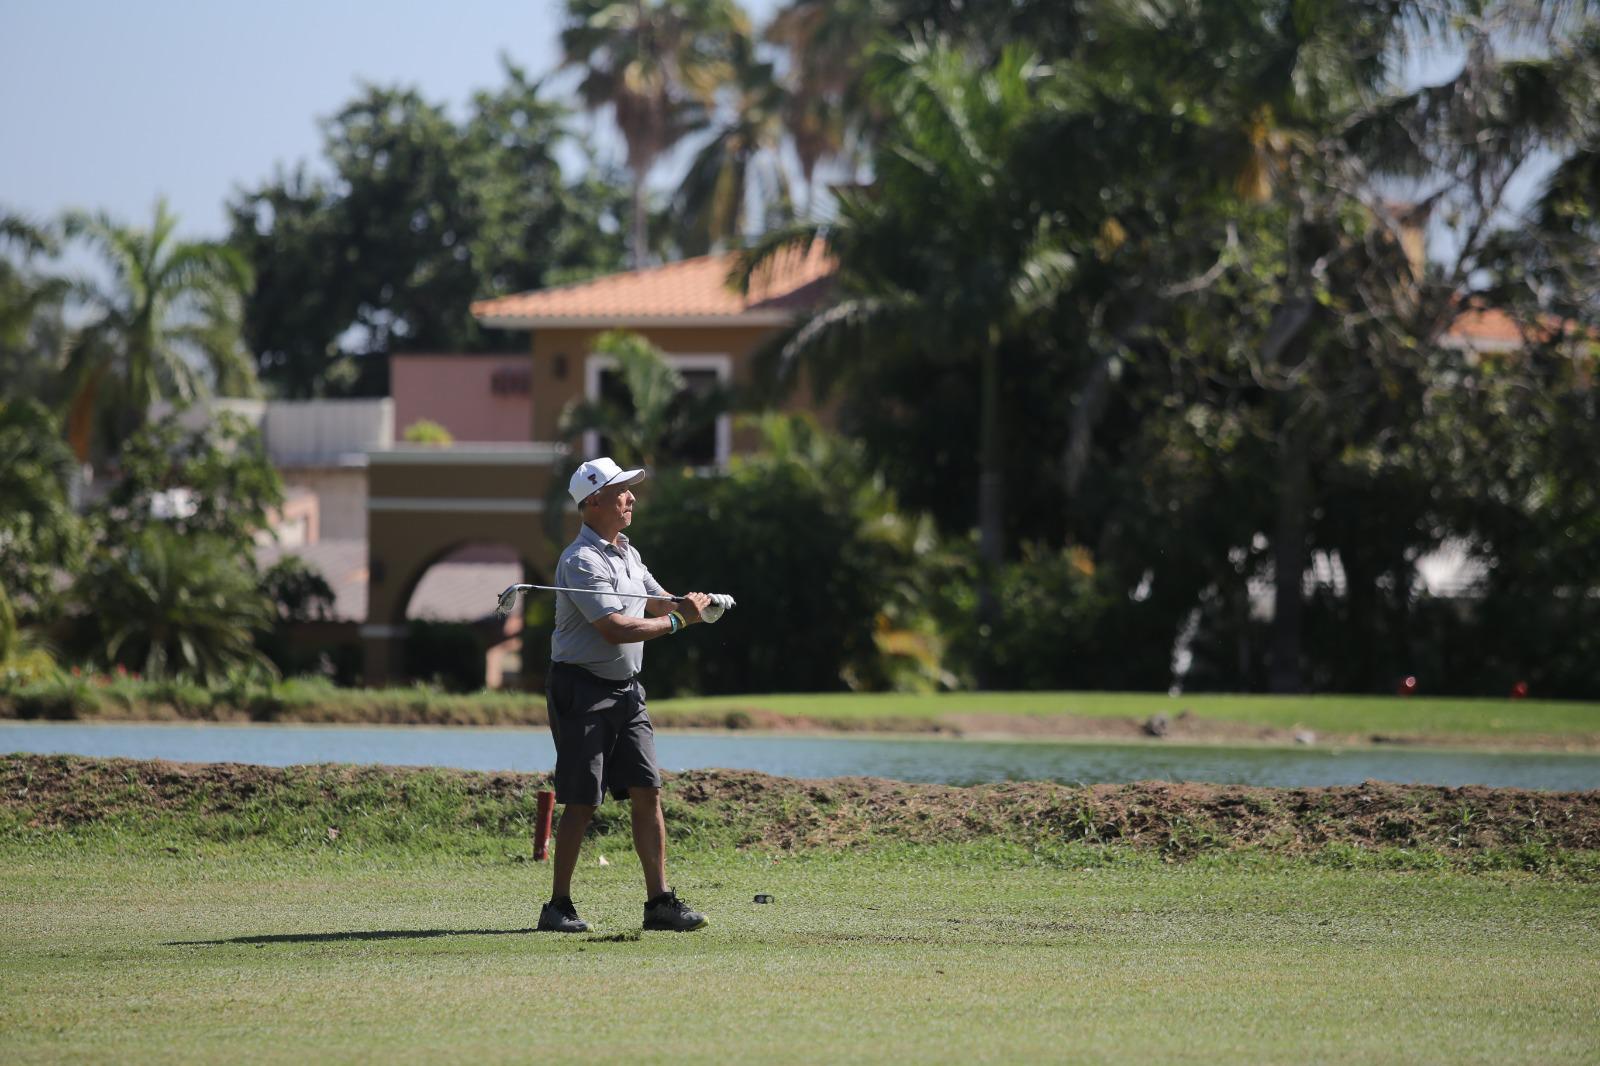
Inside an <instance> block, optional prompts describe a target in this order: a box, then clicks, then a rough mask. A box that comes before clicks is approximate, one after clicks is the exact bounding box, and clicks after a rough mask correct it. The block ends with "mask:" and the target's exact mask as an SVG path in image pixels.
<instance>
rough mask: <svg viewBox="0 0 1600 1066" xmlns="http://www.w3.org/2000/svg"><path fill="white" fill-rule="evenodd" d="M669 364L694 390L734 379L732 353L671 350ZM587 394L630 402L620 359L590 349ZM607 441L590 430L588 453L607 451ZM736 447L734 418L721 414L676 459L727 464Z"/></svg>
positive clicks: (585, 372) (585, 443)
mask: <svg viewBox="0 0 1600 1066" xmlns="http://www.w3.org/2000/svg"><path fill="white" fill-rule="evenodd" d="M666 360H667V365H668V366H670V367H672V368H673V369H674V370H676V371H677V372H678V373H680V374H682V375H683V377H684V381H685V382H686V384H687V386H688V388H689V389H691V390H699V389H708V388H712V387H715V386H717V385H721V386H722V387H723V388H727V387H729V386H730V385H731V384H732V382H733V357H732V356H729V355H713V354H695V355H685V354H680V353H668V354H667V356H666ZM583 394H584V396H585V397H587V398H588V399H590V400H598V399H600V398H601V397H603V396H604V397H609V398H611V399H613V400H614V401H615V402H617V403H618V404H621V405H622V406H624V407H626V406H627V405H628V404H629V403H630V402H631V400H630V398H629V396H628V392H627V389H626V388H624V387H623V385H622V381H621V378H620V377H619V376H618V374H617V361H616V360H615V359H613V358H611V357H610V356H609V355H599V354H596V353H592V352H591V353H590V354H589V357H588V358H587V359H585V360H584V367H583ZM606 447H607V445H606V443H605V442H604V441H603V440H602V439H601V436H600V434H599V433H597V432H595V431H594V430H590V431H588V432H587V433H585V434H584V435H583V451H584V455H585V456H586V457H591V456H595V455H602V454H605V448H606ZM732 450H733V418H732V416H730V415H727V414H721V415H718V416H717V419H716V423H715V424H714V425H712V426H709V427H707V428H706V430H705V431H704V432H702V433H700V434H697V435H696V437H695V438H693V439H691V440H689V441H686V442H685V443H684V454H682V455H674V456H672V459H673V460H674V461H677V462H682V463H684V464H685V465H688V466H697V467H718V468H720V467H725V466H727V465H728V457H729V455H730V454H731V452H732Z"/></svg>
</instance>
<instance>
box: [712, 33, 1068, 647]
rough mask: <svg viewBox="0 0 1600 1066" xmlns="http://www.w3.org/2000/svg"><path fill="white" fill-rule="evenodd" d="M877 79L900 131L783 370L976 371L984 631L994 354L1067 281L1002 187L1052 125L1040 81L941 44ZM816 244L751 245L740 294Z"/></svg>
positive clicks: (1025, 59) (1034, 222)
mask: <svg viewBox="0 0 1600 1066" xmlns="http://www.w3.org/2000/svg"><path fill="white" fill-rule="evenodd" d="M877 76H878V77H879V78H880V84H881V89H880V91H881V92H882V94H883V99H884V100H885V102H886V105H885V106H886V107H887V108H889V110H890V111H892V113H893V114H894V115H895V118H896V121H895V122H894V123H892V124H891V126H890V127H889V129H888V130H887V131H886V134H885V137H884V140H883V141H882V143H881V144H880V146H879V151H878V154H877V155H876V156H875V166H876V170H877V181H876V183H875V185H874V187H873V189H872V191H871V192H870V193H846V194H845V195H843V196H842V197H841V201H840V210H839V217H838V220H837V221H836V222H835V223H833V224H831V225H829V226H828V227H827V230H826V234H827V240H828V242H829V246H830V248H831V249H832V251H833V252H834V254H835V255H837V256H838V259H839V267H840V269H839V274H838V280H837V283H836V290H835V292H836V296H835V298H834V299H833V300H832V302H831V303H830V304H829V306H827V307H825V308H823V309H822V310H820V311H818V312H817V313H815V314H814V315H812V316H811V317H810V318H809V319H808V320H807V321H806V322H805V323H804V324H802V325H801V326H799V327H798V328H797V329H796V330H795V331H793V332H792V333H791V334H789V335H787V336H786V337H785V338H784V339H783V341H782V347H781V351H780V358H781V360H783V361H784V362H785V363H788V364H791V365H798V364H800V363H804V364H806V365H807V366H808V367H809V368H810V369H811V370H812V372H813V373H814V374H815V375H816V380H818V381H819V382H823V383H828V384H833V383H835V382H840V381H843V380H846V379H847V378H848V375H849V373H850V368H851V366H852V364H857V365H859V364H860V363H861V362H862V360H861V359H860V358H859V353H860V352H862V351H867V350H872V351H874V352H876V353H879V357H880V358H886V359H894V358H895V357H896V355H897V354H898V355H899V358H900V359H905V358H906V357H907V356H908V355H909V356H910V357H912V358H913V359H920V360H923V361H926V362H929V363H934V364H938V363H941V362H942V363H947V364H948V363H955V364H964V365H966V366H968V367H970V368H971V369H972V370H973V371H974V373H975V378H976V381H975V384H976V390H975V392H976V401H977V402H976V405H975V406H976V411H977V425H978V433H977V451H978V485H977V493H976V497H977V507H976V510H975V516H976V519H977V523H976V524H977V527H978V540H979V558H980V562H981V564H982V571H981V573H980V590H981V591H980V607H979V609H980V613H981V616H982V617H983V618H984V619H985V622H986V623H987V622H988V621H992V620H993V619H994V617H995V602H994V598H993V594H992V590H991V589H990V588H989V585H988V582H989V577H990V574H991V573H992V571H993V570H994V568H995V567H997V566H998V565H999V563H1000V561H1001V559H1002V558H1003V557H1004V554H1005V545H1004V526H1003V519H1004V502H1003V495H1002V485H1003V480H1004V464H1003V461H1002V456H1003V443H1002V432H1003V426H1004V424H1005V423H1004V419H1003V417H1002V410H1001V403H1002V400H1001V388H1002V381H1001V379H1002V368H1001V359H1002V354H1003V353H1004V352H1005V351H1006V350H1007V344H1008V342H1013V341H1015V340H1017V339H1018V338H1020V337H1026V336H1027V335H1028V334H1029V332H1030V331H1031V330H1032V328H1033V326H1034V324H1035V323H1036V322H1038V321H1039V320H1041V319H1043V318H1044V317H1045V316H1047V315H1048V313H1049V312H1050V311H1051V310H1052V308H1053V306H1054V304H1055V302H1056V300H1057V299H1058V297H1059V296H1060V295H1061V293H1062V292H1063V291H1064V289H1065V288H1066V287H1067V286H1068V285H1069V284H1070V282H1071V279H1072V277H1073V275H1074V271H1075V267H1076V259H1075V256H1074V255H1073V253H1072V252H1071V251H1070V250H1069V248H1068V247H1067V246H1066V245H1065V244H1064V242H1063V241H1062V239H1061V235H1060V234H1059V233H1058V232H1057V231H1056V229H1055V227H1054V225H1053V219H1052V218H1050V217H1049V216H1041V215H1040V214H1039V213H1038V211H1037V207H1036V205H1035V204H1033V203H1030V202H1029V201H1028V200H1027V199H1025V198H1021V197H1019V196H1017V195H1016V192H1017V190H1016V186H1015V185H1014V184H1013V182H1012V181H1011V179H1010V175H1011V174H1012V173H1013V172H1014V171H1015V169H1016V168H1017V167H1018V166H1019V165H1021V164H1022V163H1023V162H1024V161H1025V152H1026V150H1027V148H1028V147H1029V145H1030V143H1031V140H1030V134H1032V133H1033V132H1034V131H1035V130H1036V128H1037V126H1038V125H1039V123H1041V122H1042V121H1043V120H1044V119H1045V118H1046V117H1047V116H1048V115H1049V114H1051V113H1052V111H1053V109H1054V106H1055V102H1054V100H1053V98H1052V95H1051V92H1050V87H1049V86H1048V84H1047V83H1048V79H1049V72H1048V71H1047V70H1046V69H1044V68H1043V67H1041V66H1040V65H1039V64H1038V63H1037V61H1036V60H1035V59H1034V58H1033V57H1031V56H1029V55H1027V54H1026V53H1024V52H1022V51H1020V50H1015V49H1012V50H1008V51H1006V52H1005V53H1004V54H1003V55H1002V57H1001V58H1000V60H999V61H998V62H997V63H996V64H994V66H992V67H989V68H983V67H978V66H975V65H974V64H973V63H972V62H971V61H970V60H969V58H968V57H967V56H965V55H964V54H963V53H962V52H960V51H959V50H957V49H955V48H952V47H950V46H949V45H947V44H943V43H935V44H928V43H914V44H911V45H906V46H903V47H899V48H896V49H894V50H892V51H890V52H888V53H886V54H885V55H884V56H883V57H882V59H881V65H880V67H879V73H878V75H877ZM820 235H821V230H820V229H819V228H818V227H816V226H814V225H806V226H800V227H795V228H791V229H788V230H785V231H780V232H778V233H777V234H775V235H773V236H771V237H769V238H768V239H766V240H765V241H763V242H761V243H758V244H757V245H756V246H755V248H753V249H752V252H751V254H749V255H747V256H746V257H745V260H744V262H743V264H742V268H741V277H742V279H743V280H745V281H746V282H748V279H749V276H750V273H751V272H752V271H753V270H755V269H758V268H759V267H760V265H761V264H763V263H765V262H767V261H769V260H770V259H771V258H772V257H774V256H776V255H780V254H789V253H791V252H792V250H793V249H795V248H796V247H806V246H809V244H810V243H811V242H813V241H814V240H816V239H818V237H819V236H820Z"/></svg>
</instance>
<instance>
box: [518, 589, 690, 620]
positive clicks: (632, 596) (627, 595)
mask: <svg viewBox="0 0 1600 1066" xmlns="http://www.w3.org/2000/svg"><path fill="white" fill-rule="evenodd" d="M535 589H537V590H538V591H540V592H593V591H594V589H569V588H562V587H561V586H560V585H512V586H511V587H510V588H508V589H506V590H505V591H504V592H502V593H501V594H500V602H499V603H498V604H497V605H496V606H495V609H494V613H495V614H497V615H499V616H500V617H501V618H504V617H505V616H506V615H508V614H510V613H511V608H513V607H515V606H516V605H517V593H519V592H530V591H533V590H535ZM606 595H607V596H619V597H621V598H622V599H625V600H671V601H672V602H673V603H682V602H683V601H684V598H683V597H682V596H649V595H642V594H640V593H637V592H607V593H606Z"/></svg>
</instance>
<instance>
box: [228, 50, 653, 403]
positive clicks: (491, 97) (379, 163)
mask: <svg viewBox="0 0 1600 1066" xmlns="http://www.w3.org/2000/svg"><path fill="white" fill-rule="evenodd" d="M503 73H504V78H505V82H504V84H503V85H502V86H500V87H499V88H497V89H495V90H493V91H481V92H478V93H476V94H474V96H473V99H472V106H471V110H470V112H469V115H468V117H467V118H466V119H465V120H464V121H459V122H458V121H455V120H453V119H452V118H451V117H450V116H449V114H448V113H447V112H446V109H445V108H444V107H443V106H442V105H439V104H435V103H430V102H429V101H427V100H425V99H424V98H423V97H422V96H421V95H420V94H419V93H418V92H417V91H416V90H414V89H405V88H396V87H378V86H370V87H368V88H366V89H365V90H364V91H363V93H362V94H361V95H360V96H358V97H357V98H355V99H354V100H352V101H350V102H349V103H348V104H347V105H346V106H345V107H344V108H342V109H341V110H340V111H339V112H338V114H336V115H335V116H333V117H332V118H331V119H329V120H328V121H326V122H325V123H324V124H323V156H324V160H325V162H326V164H327V169H328V170H329V171H331V175H330V177H328V178H327V179H322V178H315V177H311V176H309V175H308V173H307V172H306V170H305V169H304V168H303V167H301V168H297V169H295V170H292V171H289V172H286V173H285V172H281V173H279V174H278V175H276V176H275V177H274V178H273V179H272V180H270V181H268V182H266V183H264V184H263V185H261V186H259V187H257V188H255V189H251V190H247V191H245V192H242V193H241V194H240V195H239V196H237V197H236V198H235V199H234V201H233V202H232V203H231V204H230V205H229V212H230V215H231V218H232V223H231V228H232V235H231V238H230V240H231V242H232V243H233V245H234V246H235V247H237V248H239V249H240V251H241V252H242V253H243V254H244V255H245V257H246V258H247V259H248V260H249V261H250V263H251V264H252V265H253V266H254V267H255V271H256V284H255V287H254V289H253V290H252V292H251V295H250V298H249V300H248V303H247V306H246V331H245V332H246V337H247V340H248V343H249V346H250V348H251V350H252V351H253V352H255V354H256V358H257V361H258V363H259V365H260V368H261V375H262V378H263V380H265V381H267V382H268V383H269V384H270V385H272V386H273V387H274V388H276V389H277V390H279V391H280V392H282V393H284V394H285V395H289V396H294V397H311V396H317V395H325V394H338V393H350V392H356V393H363V392H377V393H380V394H381V393H383V392H384V391H386V379H385V378H384V376H383V375H384V367H385V364H384V362H383V360H382V358H381V356H383V355H384V354H386V353H388V352H391V351H404V350H410V351H464V350H483V349H488V348H494V347H503V346H505V345H507V344H520V343H521V342H520V341H519V340H518V339H517V338H516V337H515V336H513V335H505V336H501V335H498V334H495V333H492V332H491V333H485V332H484V331H482V330H480V329H479V327H478V325H477V323H476V322H475V321H474V319H473V318H472V314H471V310H470V304H471V302H472V301H473V300H474V299H478V298H485V297H492V296H500V295H504V294H505V293H507V292H515V291H521V290H525V289H530V288H537V287H539V286H542V285H545V284H549V283H551V282H559V281H564V280H569V279H571V278H573V277H581V276H587V275H589V274H593V273H597V272H601V271H604V270H608V269H612V268H614V267H615V266H616V265H617V264H618V263H619V262H620V259H621V250H622V239H621V237H620V235H618V233H617V230H618V228H619V227H618V220H619V219H620V217H621V214H622V212H623V210H624V204H625V200H624V199H623V197H622V196H621V194H620V193H618V192H617V191H616V190H615V188H614V183H613V182H610V181H608V180H607V179H608V177H609V176H608V175H607V174H606V173H604V171H602V170H599V169H592V170H591V171H590V172H589V173H587V174H585V175H584V176H582V177H580V178H579V179H577V180H575V181H568V180H567V179H566V178H565V177H564V175H563V174H562V171H561V167H560V164H559V162H558V160H557V159H556V154H555V153H556V150H557V149H558V147H559V146H560V145H561V144H562V143H563V142H565V141H567V140H569V139H570V134H569V133H568V131H567V130H566V129H565V127H564V121H565V118H566V111H565V110H564V109H563V108H562V107H561V106H560V105H558V104H556V103H553V102H552V101H550V100H548V99H546V98H545V96H544V92H543V87H542V85H541V84H540V83H539V82H537V81H532V80H530V79H529V78H528V77H527V75H526V74H525V72H523V71H522V70H521V69H520V68H518V67H516V66H515V65H513V64H511V63H509V62H507V63H505V66H504V71H503Z"/></svg>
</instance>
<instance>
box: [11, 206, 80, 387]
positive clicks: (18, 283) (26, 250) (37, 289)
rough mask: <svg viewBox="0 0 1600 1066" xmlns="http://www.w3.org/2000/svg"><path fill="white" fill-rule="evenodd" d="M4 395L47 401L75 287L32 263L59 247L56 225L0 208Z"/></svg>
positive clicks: (56, 369)
mask: <svg viewBox="0 0 1600 1066" xmlns="http://www.w3.org/2000/svg"><path fill="white" fill-rule="evenodd" d="M0 251H7V252H15V253H16V258H15V259H13V258H12V257H11V256H9V255H5V256H0V396H31V397H33V398H35V399H41V400H46V401H49V400H50V399H52V398H53V395H52V390H53V389H54V387H55V386H56V378H57V376H58V375H59V373H60V366H59V362H60V357H61V353H62V348H63V346H64V344H65V340H66V336H67V328H66V325H65V320H64V318H63V308H64V305H65V302H66V299H67V296H68V294H69V292H70V290H71V285H70V283H69V282H68V281H67V279H65V278H63V277H59V276H56V275H52V274H48V273H42V272H40V271H39V270H37V269H35V267H34V265H33V261H34V260H35V259H37V258H39V257H42V256H50V255H54V254H55V253H56V252H57V251H59V241H58V240H57V236H56V234H55V233H54V232H53V228H52V227H48V226H40V225H36V224H34V223H33V222H31V221H29V220H28V219H27V218H24V217H23V216H22V215H18V214H12V213H9V212H0Z"/></svg>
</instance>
